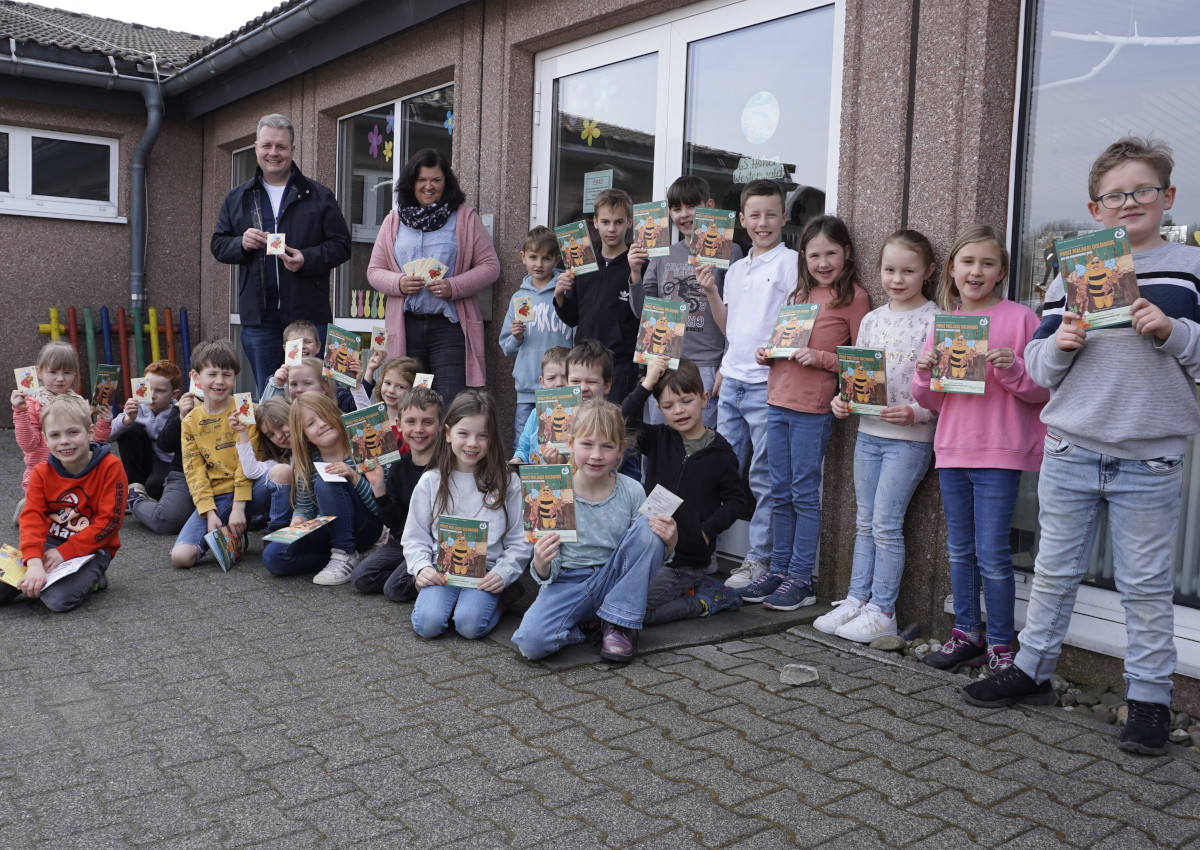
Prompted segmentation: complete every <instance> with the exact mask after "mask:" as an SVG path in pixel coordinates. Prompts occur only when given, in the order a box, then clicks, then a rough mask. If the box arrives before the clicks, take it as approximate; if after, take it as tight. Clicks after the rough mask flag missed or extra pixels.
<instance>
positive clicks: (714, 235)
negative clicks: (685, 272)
mask: <svg viewBox="0 0 1200 850" xmlns="http://www.w3.org/2000/svg"><path fill="white" fill-rule="evenodd" d="M736 221H737V213H735V212H734V211H733V210H710V209H708V208H707V207H696V211H695V212H694V213H692V226H693V228H695V229H694V230H693V231H692V242H691V245H690V248H691V256H689V257H688V262H689V263H691V264H692V265H693V266H707V265H712V266H716V267H717V268H719V269H727V268H729V256H730V254H731V253H732V251H733V229H734V224H735V222H736Z"/></svg>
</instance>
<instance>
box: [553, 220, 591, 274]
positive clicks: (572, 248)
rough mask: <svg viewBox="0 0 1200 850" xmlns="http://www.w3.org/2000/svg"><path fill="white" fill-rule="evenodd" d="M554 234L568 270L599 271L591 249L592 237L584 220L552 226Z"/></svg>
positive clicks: (584, 272) (578, 271) (581, 271)
mask: <svg viewBox="0 0 1200 850" xmlns="http://www.w3.org/2000/svg"><path fill="white" fill-rule="evenodd" d="M554 236H555V238H557V239H558V247H559V248H560V249H561V250H562V257H563V263H565V264H566V266H567V270H568V271H573V272H575V274H577V275H580V274H587V273H588V272H594V271H599V269H600V265H599V264H598V263H597V262H596V252H595V251H593V250H592V238H591V236H590V235H589V234H588V229H587V224H586V223H585V222H582V221H577V222H575V223H574V224H563V225H560V226H559V227H556V228H554Z"/></svg>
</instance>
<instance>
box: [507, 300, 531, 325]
mask: <svg viewBox="0 0 1200 850" xmlns="http://www.w3.org/2000/svg"><path fill="white" fill-rule="evenodd" d="M512 303H513V318H514V319H516V320H517V321H518V322H521V323H522V324H524V323H525V322H528V321H529V320H530V319H532V318H533V299H532V298H531V297H530V296H528V295H514V296H513V300H512Z"/></svg>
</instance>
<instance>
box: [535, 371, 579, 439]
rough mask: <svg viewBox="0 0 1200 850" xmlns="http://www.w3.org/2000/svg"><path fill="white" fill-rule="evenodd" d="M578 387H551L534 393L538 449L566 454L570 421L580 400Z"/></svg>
mask: <svg viewBox="0 0 1200 850" xmlns="http://www.w3.org/2000/svg"><path fill="white" fill-rule="evenodd" d="M581 392H582V391H581V390H580V389H579V387H551V388H550V389H545V390H537V391H535V392H534V408H535V409H536V411H537V444H538V448H540V449H545V448H546V447H549V448H552V449H557V450H558V451H560V452H566V451H567V450H568V449H567V437H568V436H570V433H571V420H572V419H574V418H575V410H576V409H577V408H578V407H579V403H580V401H581V400H582V397H581V395H580V393H581Z"/></svg>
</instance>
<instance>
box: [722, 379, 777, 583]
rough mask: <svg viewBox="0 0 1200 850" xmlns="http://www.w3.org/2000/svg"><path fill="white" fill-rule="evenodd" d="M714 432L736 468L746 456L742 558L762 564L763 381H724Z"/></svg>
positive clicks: (767, 495)
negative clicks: (749, 505) (748, 503)
mask: <svg viewBox="0 0 1200 850" xmlns="http://www.w3.org/2000/svg"><path fill="white" fill-rule="evenodd" d="M717 431H719V432H720V434H721V436H722V437H724V438H725V439H726V440H728V441H729V444H730V445H731V446H733V451H734V453H735V454H737V459H738V466H739V467H743V468H744V467H745V465H746V453H747V451H748V450H751V449H752V450H753V453H752V454H751V455H750V494H751V495H752V496H753V497H754V504H755V509H754V518H753V519H751V520H750V551H748V552H747V553H746V557H747V558H750V559H752V560H755V561H758V562H759V563H760V564H765V563H767V562H768V561H770V560H771V548H772V547H771V473H770V470H768V469H767V382H766V381H763V382H762V383H761V384H748V383H746V382H745V381H738V380H734V379H733V378H726V379H725V382H724V383H723V384H721V397H720V398H719V399H718V400H717Z"/></svg>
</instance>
